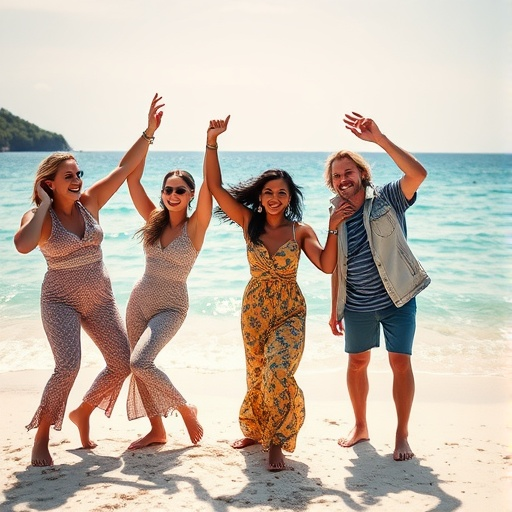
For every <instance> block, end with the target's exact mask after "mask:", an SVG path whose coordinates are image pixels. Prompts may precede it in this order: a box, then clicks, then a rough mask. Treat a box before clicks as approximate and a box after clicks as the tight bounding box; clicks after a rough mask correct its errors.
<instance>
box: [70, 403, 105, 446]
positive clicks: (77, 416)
mask: <svg viewBox="0 0 512 512" xmlns="http://www.w3.org/2000/svg"><path fill="white" fill-rule="evenodd" d="M94 409H95V406H94V405H91V404H88V403H87V402H82V403H81V404H80V405H79V406H78V408H77V409H75V410H74V411H71V412H70V413H69V419H70V420H71V421H72V422H73V423H74V424H75V425H76V426H77V427H78V432H79V433H80V441H81V442H82V446H83V447H84V448H96V446H98V445H97V444H96V443H95V442H94V441H91V439H90V438H89V431H90V425H89V419H90V417H91V414H92V411H94Z"/></svg>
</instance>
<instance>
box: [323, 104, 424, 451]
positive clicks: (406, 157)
mask: <svg viewBox="0 0 512 512" xmlns="http://www.w3.org/2000/svg"><path fill="white" fill-rule="evenodd" d="M344 122H345V125H346V128H347V129H349V130H350V131H351V132H352V133H353V134H354V135H356V137H358V138H359V139H362V140H365V141H368V142H373V143H375V144H377V145H378V146H380V147H381V148H382V149H383V150H384V151H386V153H387V154H388V155H389V156H390V157H391V158H392V159H393V161H394V162H395V164H396V165H397V166H398V167H399V169H400V170H401V171H402V172H403V173H404V174H403V176H402V177H401V178H400V179H399V180H398V181H396V182H392V183H387V184H386V185H384V186H383V187H379V188H375V187H374V186H373V184H372V181H371V180H372V178H371V172H370V166H369V165H368V163H367V162H366V161H365V160H364V159H363V158H362V157H361V156H360V155H358V154H356V153H353V152H351V151H340V152H338V153H334V154H333V155H331V156H330V157H329V158H328V160H327V162H326V168H325V181H326V184H327V186H328V187H329V189H330V190H331V191H332V192H334V193H335V194H337V195H336V197H335V198H334V199H333V200H332V201H331V202H332V204H333V205H335V206H337V205H338V204H340V203H347V204H348V205H349V207H348V211H349V216H347V218H346V219H345V220H344V221H343V222H342V223H341V224H340V225H339V226H338V229H337V230H332V231H330V232H329V233H330V234H331V235H333V236H338V266H337V269H336V270H335V271H334V273H333V277H332V311H331V318H330V321H329V325H330V327H331V330H332V332H333V334H334V335H336V336H341V335H343V334H344V335H345V351H346V352H347V353H348V354H349V360H348V368H347V386H348V391H349V395H350V400H351V402H352V407H353V409H354V415H355V426H354V428H353V429H352V430H351V431H350V432H349V434H348V436H347V437H345V438H341V439H340V440H339V441H338V444H339V445H340V446H343V447H349V446H353V445H355V444H356V443H359V442H361V441H367V440H368V439H369V432H368V425H367V422H366V401H367V397H368V390H369V384H368V373H367V369H368V364H369V362H370V350H371V349H372V348H373V347H378V346H379V344H380V326H382V329H383V332H384V339H385V342H386V349H387V351H388V355H389V363H390V366H391V369H392V371H393V399H394V401H395V406H396V412H397V419H398V425H397V430H396V439H395V448H394V452H393V458H394V459H395V460H397V461H403V460H409V459H411V458H412V457H413V456H414V453H413V452H412V450H411V447H410V446H409V442H408V435H409V432H408V424H409V417H410V413H411V408H412V402H413V398H414V375H413V372H412V366H411V354H412V344H413V339H414V332H415V328H416V300H415V296H416V295H417V294H418V293H419V292H420V291H421V290H423V289H424V288H425V287H426V286H428V284H429V283H430V278H429V277H428V276H427V274H426V272H425V271H424V270H423V267H422V266H421V264H420V263H419V262H418V261H417V260H416V258H415V257H414V255H413V254H412V252H411V250H410V248H409V246H408V244H407V240H406V237H407V228H406V223H405V211H406V210H407V208H409V206H411V205H413V204H414V202H415V200H416V191H417V190H418V188H419V186H420V185H421V183H422V182H423V180H424V179H425V178H426V176H427V171H426V170H425V169H424V167H423V166H422V165H421V164H420V163H419V162H418V161H417V160H416V159H415V158H414V157H413V156H412V155H411V154H409V153H408V152H406V151H404V150H403V149H401V148H399V147H398V146H396V145H395V144H394V143H393V142H391V141H390V140H389V139H388V138H387V137H386V136H385V135H384V134H383V133H382V132H381V131H380V130H379V128H378V126H377V125H376V123H375V122H374V121H373V120H372V119H369V118H366V117H363V116H361V115H359V114H357V113H355V112H353V113H352V115H346V116H345V119H344Z"/></svg>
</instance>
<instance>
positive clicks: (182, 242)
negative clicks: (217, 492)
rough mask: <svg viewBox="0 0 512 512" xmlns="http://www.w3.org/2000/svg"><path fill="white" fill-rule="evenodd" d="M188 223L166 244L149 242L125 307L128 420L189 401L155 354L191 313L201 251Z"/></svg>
mask: <svg viewBox="0 0 512 512" xmlns="http://www.w3.org/2000/svg"><path fill="white" fill-rule="evenodd" d="M187 225H188V223H185V224H184V225H183V229H182V231H181V233H180V234H179V235H178V236H177V237H176V238H175V239H174V240H173V241H171V242H170V243H169V245H167V246H166V247H165V248H162V246H161V245H160V241H159V242H157V243H156V244H154V245H149V246H146V247H145V248H144V249H145V252H146V269H145V271H144V275H143V276H142V278H141V279H140V280H139V281H138V282H137V283H136V284H135V286H134V288H133V290H132V293H131V295H130V299H129V301H128V306H127V309H126V325H127V329H128V339H129V341H130V347H131V350H132V355H131V360H130V365H131V369H132V376H131V379H130V387H129V391H128V403H127V410H128V419H130V420H133V419H135V418H140V417H143V416H148V417H150V418H151V417H153V416H167V415H168V414H169V413H170V412H172V411H173V410H175V409H177V408H178V407H179V406H181V405H184V404H186V400H185V399H184V398H183V396H182V395H181V394H180V392H179V391H178V390H177V389H176V388H175V387H174V385H173V384H172V382H171V381H170V379H169V377H167V375H166V374H165V373H164V372H163V371H162V370H160V369H159V368H157V367H156V365H155V358H156V356H157V355H158V354H159V352H160V351H161V350H162V349H163V348H164V347H165V346H166V345H167V343H169V341H170V340H171V339H172V338H173V337H174V335H175V334H176V333H177V332H178V330H179V328H180V327H181V325H182V324H183V322H184V321H185V318H186V316H187V312H188V291H187V278H188V275H189V274H190V271H191V270H192V267H193V265H194V262H195V261H196V258H197V255H198V251H197V250H196V249H195V247H194V246H193V244H192V241H191V240H190V238H189V236H188V232H187Z"/></svg>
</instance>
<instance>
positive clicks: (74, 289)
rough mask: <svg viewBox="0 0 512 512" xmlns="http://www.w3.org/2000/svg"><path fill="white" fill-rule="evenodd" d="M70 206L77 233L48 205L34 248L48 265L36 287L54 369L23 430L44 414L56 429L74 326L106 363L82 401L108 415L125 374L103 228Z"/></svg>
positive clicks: (74, 364)
mask: <svg viewBox="0 0 512 512" xmlns="http://www.w3.org/2000/svg"><path fill="white" fill-rule="evenodd" d="M76 206H77V208H78V210H79V212H80V214H81V215H82V217H83V219H84V223H85V232H84V235H83V237H82V238H80V237H79V236H77V235H75V234H74V233H71V232H70V231H68V230H67V229H66V228H65V227H64V226H63V225H62V224H61V222H60V220H59V218H58V216H57V214H56V213H55V212H54V211H53V209H52V208H50V210H49V211H50V216H51V221H52V229H51V234H50V236H49V238H48V240H47V241H46V242H45V243H44V244H41V246H40V249H41V252H42V253H43V255H44V257H45V258H46V262H47V264H48V270H47V272H46V275H45V277H44V281H43V285H42V288H41V317H42V321H43V327H44V330H45V332H46V336H47V338H48V342H49V343H50V346H51V349H52V352H53V357H54V359H55V370H54V372H53V375H52V376H51V377H50V380H49V381H48V383H47V384H46V387H45V389H44V391H43V396H42V399H41V404H40V406H39V408H38V409H37V411H36V413H35V415H34V417H33V419H32V421H31V422H30V424H29V425H27V429H29V430H30V429H31V428H36V427H38V426H39V423H40V421H41V417H42V416H45V417H48V418H49V420H50V422H51V424H52V425H54V428H55V429H56V430H60V429H61V428H62V421H63V418H64V413H65V409H66V404H67V400H68V396H69V393H70V391H71V387H72V386H73V383H74V381H75V379H76V376H77V374H78V370H79V369H80V359H81V346H80V326H81V327H82V328H83V329H84V330H85V332H87V334H88V335H89V336H90V337H91V339H92V341H93V342H94V343H95V344H96V346H97V347H98V348H99V349H100V351H101V353H102V355H103V357H104V359H105V362H106V365H107V366H106V368H105V369H104V370H102V371H101V372H100V374H99V375H98V376H97V377H96V379H95V381H94V383H93V384H92V386H91V388H90V389H89V391H88V392H87V393H86V395H85V397H84V401H85V402H87V403H89V404H92V405H94V406H96V407H99V408H101V409H104V410H105V414H106V415H107V416H108V417H109V416H110V415H111V413H112V409H113V407H114V404H115V402H116V399H117V397H118V395H119V392H120V390H121V387H122V385H123V382H124V380H125V379H126V377H127V376H128V375H129V374H130V366H129V361H130V348H129V345H128V339H127V335H126V330H125V328H124V323H123V321H122V319H121V316H120V314H119V310H118V308H117V305H116V302H115V298H114V294H113V293H112V286H111V282H110V278H109V276H108V273H107V270H106V268H105V266H104V264H103V257H102V252H101V247H100V244H101V242H102V240H103V231H102V229H101V226H100V225H99V224H98V222H97V221H96V219H95V218H94V217H93V216H92V215H91V214H90V213H89V212H88V211H87V209H86V208H85V207H84V206H83V205H82V204H81V203H80V202H77V203H76Z"/></svg>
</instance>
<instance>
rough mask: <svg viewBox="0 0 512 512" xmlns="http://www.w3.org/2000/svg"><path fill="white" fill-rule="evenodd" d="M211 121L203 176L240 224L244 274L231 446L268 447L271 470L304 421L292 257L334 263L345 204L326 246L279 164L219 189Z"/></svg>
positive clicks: (216, 127) (301, 308)
mask: <svg viewBox="0 0 512 512" xmlns="http://www.w3.org/2000/svg"><path fill="white" fill-rule="evenodd" d="M228 122H229V116H228V117H227V118H226V119H225V120H213V121H210V128H209V129H208V132H207V144H206V156H205V166H206V177H207V181H208V187H209V189H210V190H211V192H212V194H213V196H214V197H215V199H216V200H217V202H218V204H219V206H220V208H222V212H220V216H221V218H223V219H224V220H231V221H232V222H235V223H236V224H238V225H239V226H241V227H242V229H243V233H244V237H245V240H246V243H247V259H248V261H249V266H250V271H251V279H250V281H249V283H248V284H247V286H246V288H245V292H244V297H243V302H242V335H243V340H244V348H245V358H246V376H247V392H246V395H245V398H244V401H243V403H242V406H241V408H240V417H239V420H240V427H241V429H242V433H243V435H244V436H245V437H244V438H243V439H240V440H238V441H235V442H234V443H233V444H232V446H233V448H244V447H246V446H249V445H252V444H256V443H260V444H261V445H262V446H263V448H264V449H265V450H268V466H267V468H268V469H269V470H270V471H281V470H282V469H285V461H284V456H283V453H282V450H286V451H288V452H293V451H294V449H295V444H296V440H297V434H298V432H299V430H300V428H301V426H302V424H303V422H304V417H305V406H304V396H303V394H302V391H301V389H300V388H299V386H298V385H297V382H296V381H295V377H294V375H295V372H296V371H297V368H298V366H299V363H300V360H301V357H302V352H303V350H304V340H305V323H306V303H305V300H304V297H303V295H302V293H301V291H300V288H299V286H298V284H297V269H298V264H299V256H300V253H301V251H304V253H305V254H306V256H307V257H308V258H309V259H310V260H311V262H312V263H313V264H314V265H316V266H317V267H318V268H319V269H320V270H322V271H323V272H326V273H332V272H333V270H334V268H335V266H336V256H337V239H336V236H335V235H336V233H337V232H336V226H337V225H338V224H339V223H340V222H341V220H342V219H343V218H344V217H345V216H346V215H347V211H348V209H349V207H348V206H346V205H343V206H341V207H338V208H337V209H336V210H334V212H333V213H332V215H331V217H330V219H329V234H328V235H327V241H326V244H325V249H324V248H322V246H321V245H320V242H319V241H318V238H317V236H316V234H315V232H314V231H313V229H312V228H311V227H310V226H308V225H307V224H303V223H302V222H301V220H302V193H301V192H300V189H299V187H297V185H296V184H295V183H294V182H293V180H292V178H291V176H290V175H289V174H288V173H287V172H285V171H282V170H280V169H271V170H268V171H265V172H263V173H262V174H261V175H260V176H258V177H256V178H252V179H249V180H247V181H245V182H243V183H240V184H239V185H237V186H235V187H232V188H230V189H225V188H224V187H223V186H222V177H221V171H220V165H219V160H218V155H217V137H218V136H219V135H220V134H221V133H223V132H224V131H225V130H226V129H227V126H228Z"/></svg>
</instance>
